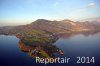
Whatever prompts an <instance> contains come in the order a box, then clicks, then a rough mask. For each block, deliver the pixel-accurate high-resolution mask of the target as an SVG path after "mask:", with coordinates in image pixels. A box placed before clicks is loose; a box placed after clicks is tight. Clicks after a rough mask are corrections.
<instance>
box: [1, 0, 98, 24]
mask: <svg viewBox="0 0 100 66" xmlns="http://www.w3.org/2000/svg"><path fill="white" fill-rule="evenodd" d="M97 17H100V0H0V26H4V25H19V24H28V23H30V22H32V21H34V20H36V19H49V20H62V19H71V20H81V19H87V18H97Z"/></svg>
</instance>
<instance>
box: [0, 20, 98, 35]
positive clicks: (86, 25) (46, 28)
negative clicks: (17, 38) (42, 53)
mask: <svg viewBox="0 0 100 66" xmlns="http://www.w3.org/2000/svg"><path fill="white" fill-rule="evenodd" d="M32 30H37V31H40V32H46V33H56V34H59V33H70V32H73V31H90V30H100V25H96V24H95V23H94V22H88V21H86V22H74V21H71V20H62V21H50V20H45V19H38V20H36V21H34V22H32V23H31V24H27V25H20V26H11V27H10V26H7V27H0V33H2V34H16V33H22V32H25V31H32Z"/></svg>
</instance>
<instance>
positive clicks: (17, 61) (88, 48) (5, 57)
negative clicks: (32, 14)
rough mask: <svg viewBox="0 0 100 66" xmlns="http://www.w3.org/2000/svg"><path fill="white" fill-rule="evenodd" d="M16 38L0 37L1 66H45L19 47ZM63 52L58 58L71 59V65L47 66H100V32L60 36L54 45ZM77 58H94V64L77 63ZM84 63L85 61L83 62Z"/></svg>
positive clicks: (57, 55)
mask: <svg viewBox="0 0 100 66" xmlns="http://www.w3.org/2000/svg"><path fill="white" fill-rule="evenodd" d="M18 42H19V39H18V38H17V37H16V36H11V35H0V66H35V65H38V66H45V65H44V64H36V63H35V59H33V58H32V57H30V56H29V55H28V54H27V53H26V52H23V51H21V49H20V48H19V46H18ZM54 44H55V45H56V46H57V47H58V48H60V49H61V50H63V52H64V55H59V54H55V56H56V57H69V58H70V61H69V63H65V64H58V63H57V64H55V63H54V64H47V66H51V65H57V66H62V65H64V66H100V32H80V33H71V34H62V35H59V39H58V40H57V41H56V42H55V43H54ZM77 57H81V58H82V57H85V58H86V57H89V58H90V59H91V58H92V57H94V61H95V62H94V63H76V62H77V60H78V58H77ZM82 61H84V60H82Z"/></svg>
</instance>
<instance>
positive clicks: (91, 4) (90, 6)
mask: <svg viewBox="0 0 100 66" xmlns="http://www.w3.org/2000/svg"><path fill="white" fill-rule="evenodd" d="M94 6H95V3H93V2H91V3H89V4H88V5H87V6H86V7H83V8H80V9H78V10H77V11H78V12H83V11H85V10H87V9H89V8H92V7H94Z"/></svg>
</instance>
